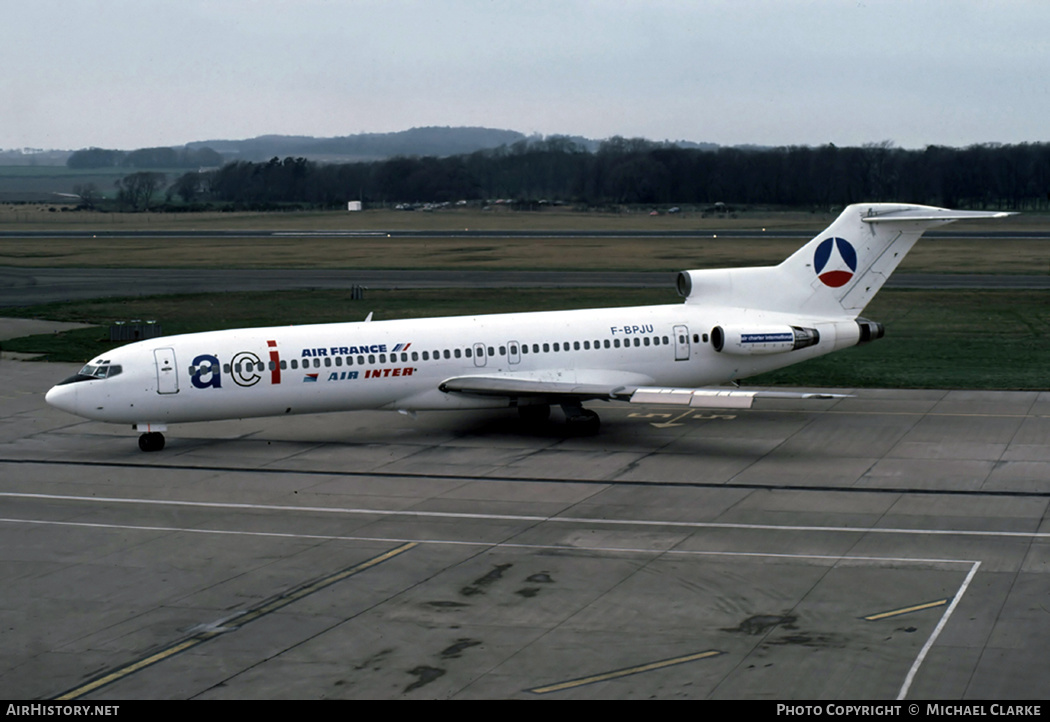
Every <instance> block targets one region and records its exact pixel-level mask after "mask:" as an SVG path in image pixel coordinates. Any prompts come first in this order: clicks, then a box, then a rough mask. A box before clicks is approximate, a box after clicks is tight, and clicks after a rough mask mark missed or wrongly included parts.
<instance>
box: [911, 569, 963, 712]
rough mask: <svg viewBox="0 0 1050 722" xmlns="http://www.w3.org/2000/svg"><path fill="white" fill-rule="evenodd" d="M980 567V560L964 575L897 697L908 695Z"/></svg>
mask: <svg viewBox="0 0 1050 722" xmlns="http://www.w3.org/2000/svg"><path fill="white" fill-rule="evenodd" d="M980 568H981V563H980V562H974V563H973V566H972V567H971V568H970V573H969V574H967V575H966V579H964V580H963V583H962V586H960V587H959V591H957V592H956V593H955V598H954V599H952V603H951V604H949V605H948V608H947V609H945V610H944V614H942V615H941V621H940V622H938V624H937V626H936V627H935V628H934V630H933V634H931V635H930V638H929V639H927V640H926V644H924V645H923V647H922V650H920V651H919V656H918V657H916V658H915V661H914V662H913V663H912V665H911V669H909V670H908V676H907V677H905V678H904V685H903V686H902V687H901V691H900V692H898V693H897V699H904V698H905V697H907V696H908V690H909V689H910V688H911V683H912V681H913V680H914V679H915V675H916V674H918V672H919V667H921V666H922V663H923V661H924V660H925V659H926V654H927V653H928V652H929V651H930V649H931V648H932V647H933V643H934V642H936V641H937V637H939V636H940V635H941V630H943V629H944V626H945V625H946V624H948V620H949V619H950V618H951V616H952V612H954V611H955V607H957V606H958V605H959V600H960V599H962V595H963V594H965V593H966V588H967V587H969V586H970V582H972V581H973V578H974V575H976V574H977V570H978V569H980Z"/></svg>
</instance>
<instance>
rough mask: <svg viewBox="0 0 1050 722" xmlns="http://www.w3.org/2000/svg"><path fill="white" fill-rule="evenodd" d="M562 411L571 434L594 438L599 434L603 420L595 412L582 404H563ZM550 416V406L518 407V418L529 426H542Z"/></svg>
mask: <svg viewBox="0 0 1050 722" xmlns="http://www.w3.org/2000/svg"><path fill="white" fill-rule="evenodd" d="M561 410H562V411H563V412H564V413H565V426H566V428H567V429H568V431H569V433H570V434H572V435H574V436H593V435H594V434H597V433H598V429H599V427H600V426H601V419H599V418H598V414H596V413H595V412H593V411H591V410H590V409H585V408H583V406H581V405H580V404H562V405H561ZM550 415H551V407H550V406H549V405H548V404H533V405H531V406H519V407H518V416H520V417H521V419H522V421H525V422H526V423H528V424H542V423H544V422H546V421H547V419H549V418H550Z"/></svg>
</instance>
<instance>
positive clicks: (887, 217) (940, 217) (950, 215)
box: [861, 207, 1016, 223]
mask: <svg viewBox="0 0 1050 722" xmlns="http://www.w3.org/2000/svg"><path fill="white" fill-rule="evenodd" d="M1013 215H1016V214H1015V213H1009V212H1006V211H954V210H951V209H949V208H933V207H918V208H905V209H902V210H893V211H881V212H880V211H870V212H869V213H868V214H867V215H865V216H864V217H862V218H861V220H862V221H863V222H864V223H911V222H922V223H929V222H937V223H939V222H944V223H948V222H949V221H966V220H977V219H980V218H1006V217H1007V216H1013Z"/></svg>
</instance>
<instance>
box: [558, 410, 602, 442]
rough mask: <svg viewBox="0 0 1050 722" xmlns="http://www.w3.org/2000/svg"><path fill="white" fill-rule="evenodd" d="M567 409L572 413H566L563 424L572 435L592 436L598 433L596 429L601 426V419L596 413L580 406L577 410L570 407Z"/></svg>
mask: <svg viewBox="0 0 1050 722" xmlns="http://www.w3.org/2000/svg"><path fill="white" fill-rule="evenodd" d="M569 411H571V412H573V413H567V414H566V416H565V424H566V426H568V428H569V431H570V432H571V433H572V434H573V435H575V436H594V435H595V434H597V433H598V429H599V428H601V425H602V421H601V419H600V418H598V414H596V413H595V412H593V411H591V410H590V409H584V408H580V409H579V410H575V409H570V410H569Z"/></svg>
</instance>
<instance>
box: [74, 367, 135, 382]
mask: <svg viewBox="0 0 1050 722" xmlns="http://www.w3.org/2000/svg"><path fill="white" fill-rule="evenodd" d="M123 371H124V369H123V368H122V367H121V366H120V364H99V365H92V364H88V365H87V366H85V367H84V368H82V369H80V371H78V372H77V375H76V378H77V380H80V381H87V380H89V379H108V378H113V377H114V376H118V375H119V374H120V373H121V372H123Z"/></svg>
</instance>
